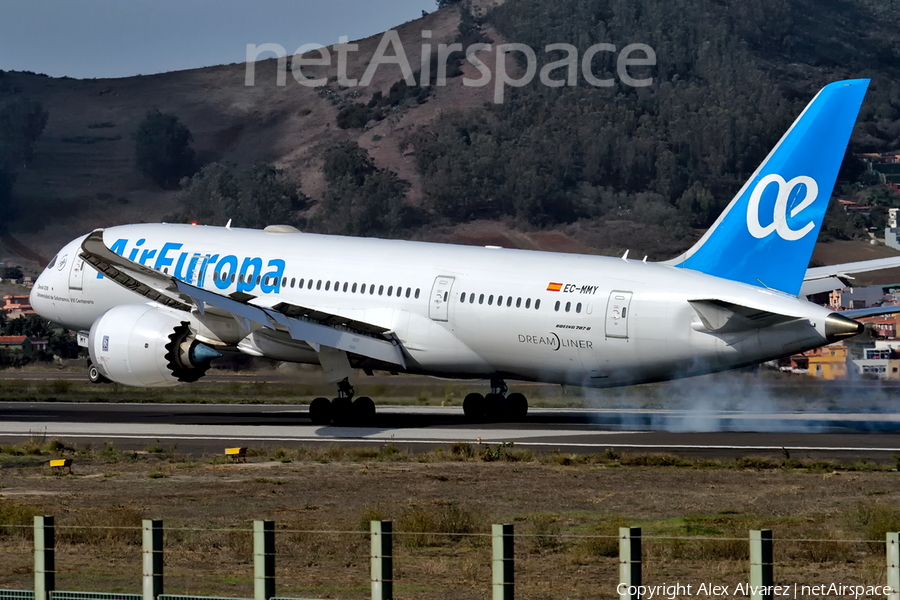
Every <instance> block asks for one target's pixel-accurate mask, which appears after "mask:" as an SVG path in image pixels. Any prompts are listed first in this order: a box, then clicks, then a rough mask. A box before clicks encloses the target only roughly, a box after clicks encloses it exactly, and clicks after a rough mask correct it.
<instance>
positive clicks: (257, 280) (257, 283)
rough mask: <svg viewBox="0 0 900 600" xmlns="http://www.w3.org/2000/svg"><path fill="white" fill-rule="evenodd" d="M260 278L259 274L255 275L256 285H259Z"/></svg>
mask: <svg viewBox="0 0 900 600" xmlns="http://www.w3.org/2000/svg"><path fill="white" fill-rule="evenodd" d="M260 280H262V277H260V276H259V275H257V276H256V285H259V282H260Z"/></svg>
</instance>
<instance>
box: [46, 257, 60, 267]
mask: <svg viewBox="0 0 900 600" xmlns="http://www.w3.org/2000/svg"><path fill="white" fill-rule="evenodd" d="M56 256H59V254H57V255H56ZM56 256H54V257H53V258H51V259H50V264H48V265H47V268H48V269H52V268H53V265H55V264H56Z"/></svg>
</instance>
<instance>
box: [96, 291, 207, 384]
mask: <svg viewBox="0 0 900 600" xmlns="http://www.w3.org/2000/svg"><path fill="white" fill-rule="evenodd" d="M183 316H187V315H182V314H181V313H175V312H171V311H168V310H165V309H162V308H159V307H154V306H151V305H149V304H124V305H121V306H117V307H115V308H113V309H110V310H109V311H107V312H106V313H104V315H103V316H102V317H100V318H99V319H97V321H95V322H94V324H93V325H92V326H91V334H90V341H89V344H88V345H89V348H88V349H89V350H90V354H91V361H92V362H93V364H94V366H96V367H97V369H98V370H99V371H100V373H101V374H102V375H104V376H105V377H106V378H108V379H110V380H111V381H115V382H116V383H121V384H123V385H132V386H141V387H171V386H176V385H179V384H181V383H191V382H193V381H197V380H198V379H200V378H201V377H203V375H205V374H206V370H207V369H208V368H209V363H210V361H211V360H212V359H214V358H217V357H219V356H222V355H221V354H220V353H219V352H217V351H216V350H214V349H213V348H211V347H209V346H207V345H206V344H204V343H202V342H199V341H198V340H197V339H196V337H195V333H194V330H193V329H192V328H191V323H190V319H189V318H188V319H185V318H182V317H183Z"/></svg>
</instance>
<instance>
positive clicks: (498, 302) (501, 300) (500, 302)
mask: <svg viewBox="0 0 900 600" xmlns="http://www.w3.org/2000/svg"><path fill="white" fill-rule="evenodd" d="M497 306H503V296H497Z"/></svg>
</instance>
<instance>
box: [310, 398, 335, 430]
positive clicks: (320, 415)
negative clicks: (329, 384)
mask: <svg viewBox="0 0 900 600" xmlns="http://www.w3.org/2000/svg"><path fill="white" fill-rule="evenodd" d="M331 415H332V407H331V401H330V400H329V399H328V398H316V399H315V400H313V401H312V402H311V403H310V405H309V418H310V419H311V420H312V422H313V425H328V424H329V423H330V422H331Z"/></svg>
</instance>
